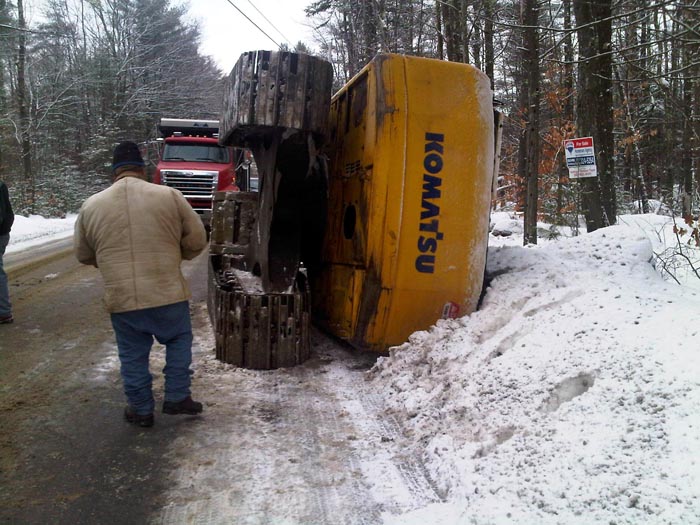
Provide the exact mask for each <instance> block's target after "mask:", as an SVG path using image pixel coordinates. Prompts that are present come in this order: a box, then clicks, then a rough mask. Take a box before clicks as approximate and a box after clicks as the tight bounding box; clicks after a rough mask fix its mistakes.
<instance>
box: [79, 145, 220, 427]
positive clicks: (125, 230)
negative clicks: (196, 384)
mask: <svg viewBox="0 0 700 525" xmlns="http://www.w3.org/2000/svg"><path fill="white" fill-rule="evenodd" d="M112 169H113V172H114V183H113V184H112V186H110V187H109V188H107V189H106V190H104V191H101V192H100V193H97V194H96V195H93V196H92V197H90V198H89V199H87V200H86V201H85V202H84V203H83V206H82V207H81V209H80V214H79V215H78V219H77V221H76V223H75V237H74V248H75V254H76V257H77V258H78V260H79V261H80V262H81V263H83V264H90V265H93V266H96V267H97V268H99V270H100V272H101V274H102V278H103V279H104V286H105V296H104V303H105V306H106V308H107V311H108V312H109V313H110V317H111V320H112V326H113V328H114V332H115V335H116V339H117V346H118V348H119V360H120V362H121V375H122V379H123V382H124V392H125V394H126V397H127V400H128V403H129V404H128V406H127V407H126V409H125V411H124V417H125V419H126V420H127V421H128V422H130V423H134V424H136V425H138V426H141V427H150V426H153V410H154V406H155V403H154V400H153V392H152V388H151V384H152V376H151V374H150V372H149V355H150V351H151V346H152V344H153V339H154V338H155V339H156V340H157V341H158V342H160V343H161V344H163V345H165V348H166V350H165V358H166V365H165V368H164V369H163V372H164V374H165V396H164V397H165V399H164V401H163V412H164V413H166V414H198V413H200V412H201V411H202V404H201V403H198V402H196V401H193V400H192V397H191V392H190V376H191V370H190V365H191V363H192V325H191V319H190V310H189V298H190V290H189V287H188V285H187V281H186V280H185V278H184V277H183V275H182V272H181V270H180V263H181V261H182V260H183V259H188V260H189V259H193V258H194V257H196V256H197V255H198V254H199V253H201V251H202V250H203V249H204V248H205V247H206V245H207V239H206V233H205V230H204V226H203V225H202V221H201V220H200V218H199V216H198V215H197V214H196V213H195V212H194V210H192V208H191V207H190V205H189V204H188V203H187V201H186V200H185V198H184V197H183V196H182V194H181V193H180V192H179V191H177V190H175V189H173V188H168V187H167V186H159V185H156V184H151V183H150V182H148V181H147V178H146V174H145V169H144V162H143V159H142V157H141V154H140V152H139V149H138V146H137V145H136V144H134V143H133V142H123V143H121V144H119V145H118V146H117V147H116V148H115V150H114V158H113V163H112Z"/></svg>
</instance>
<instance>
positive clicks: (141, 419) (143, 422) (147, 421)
mask: <svg viewBox="0 0 700 525" xmlns="http://www.w3.org/2000/svg"><path fill="white" fill-rule="evenodd" d="M124 419H126V420H127V421H128V422H129V423H133V424H134V425H138V426H140V427H152V426H153V414H152V413H151V414H137V413H136V411H135V410H134V409H133V408H131V407H130V406H127V407H126V408H125V409H124Z"/></svg>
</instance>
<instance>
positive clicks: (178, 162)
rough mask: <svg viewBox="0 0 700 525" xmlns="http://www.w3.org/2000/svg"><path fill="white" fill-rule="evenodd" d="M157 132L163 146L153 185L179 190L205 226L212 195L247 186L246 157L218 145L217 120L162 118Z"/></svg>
mask: <svg viewBox="0 0 700 525" xmlns="http://www.w3.org/2000/svg"><path fill="white" fill-rule="evenodd" d="M158 131H159V133H160V135H161V137H162V138H161V140H162V142H163V146H162V147H161V148H160V155H159V160H158V165H157V166H156V170H155V173H154V175H153V182H154V183H156V184H163V185H164V186H170V187H171V188H175V189H178V190H180V191H181V192H182V194H183V195H184V196H185V198H186V199H187V201H188V202H189V203H190V205H191V206H192V208H193V209H194V210H195V211H196V212H197V213H198V214H199V215H200V216H201V217H202V221H203V222H204V224H205V225H207V226H208V225H209V224H210V221H211V211H212V199H213V197H214V193H216V192H217V191H238V190H239V184H238V183H239V182H240V183H245V185H246V186H247V183H248V180H249V177H248V173H249V166H250V160H249V155H247V154H246V151H245V150H243V149H239V148H233V147H230V146H220V145H219V140H218V137H219V121H218V120H187V119H176V118H162V119H161V120H160V124H159V125H158ZM241 189H242V188H241Z"/></svg>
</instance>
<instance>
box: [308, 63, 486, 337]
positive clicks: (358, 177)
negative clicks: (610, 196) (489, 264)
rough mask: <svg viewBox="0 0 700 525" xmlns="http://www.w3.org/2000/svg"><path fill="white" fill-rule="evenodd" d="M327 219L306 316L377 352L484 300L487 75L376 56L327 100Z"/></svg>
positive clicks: (467, 68) (456, 66)
mask: <svg viewBox="0 0 700 525" xmlns="http://www.w3.org/2000/svg"><path fill="white" fill-rule="evenodd" d="M329 126H330V133H329V135H330V137H329V145H328V147H329V151H328V156H329V182H328V184H329V187H328V196H329V197H328V198H329V201H328V214H327V224H326V231H325V238H324V242H323V247H322V254H321V264H320V267H319V270H318V271H317V272H314V273H315V275H312V283H311V287H312V294H311V296H312V302H313V307H312V315H313V316H314V318H315V320H316V322H317V323H319V324H320V325H321V326H323V327H324V328H325V329H326V330H328V331H329V332H331V333H332V334H334V335H336V336H337V337H339V338H341V339H345V340H347V341H348V342H349V343H351V344H352V345H353V346H356V347H358V348H362V349H369V350H376V351H385V350H387V349H388V347H390V346H394V345H399V344H401V343H403V342H405V341H406V340H407V338H408V336H409V335H410V334H411V333H412V332H414V331H417V330H424V329H427V328H429V327H430V326H431V325H433V324H435V323H436V322H437V320H438V319H441V318H454V317H460V316H463V315H467V314H469V313H471V312H473V311H474V310H475V308H476V306H477V302H478V300H479V296H480V293H481V289H482V285H483V278H484V270H485V265H486V251H487V243H488V226H489V210H490V205H491V198H492V184H493V177H494V160H495V140H494V137H495V134H494V110H493V100H492V91H491V88H490V82H489V79H488V77H487V76H486V75H485V74H483V73H482V72H481V71H479V70H478V69H476V68H474V67H472V66H470V65H467V64H458V63H453V62H445V61H440V60H433V59H426V58H418V57H408V56H403V55H392V54H380V55H377V56H376V57H375V58H374V59H373V60H372V61H371V62H370V63H369V64H368V65H367V66H366V67H365V68H363V69H362V70H361V71H360V72H359V73H358V74H357V75H356V76H355V77H354V78H353V79H352V80H351V81H350V82H349V83H348V84H346V86H345V87H343V88H342V89H341V90H340V91H339V92H338V93H337V94H336V95H335V96H334V97H333V99H332V101H331V110H330V123H329Z"/></svg>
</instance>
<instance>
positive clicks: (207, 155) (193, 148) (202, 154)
mask: <svg viewBox="0 0 700 525" xmlns="http://www.w3.org/2000/svg"><path fill="white" fill-rule="evenodd" d="M163 160H166V161H167V160H179V161H183V160H184V161H189V162H195V161H199V162H218V163H220V164H228V163H229V156H228V148H225V147H221V146H207V145H204V144H178V143H170V144H169V143H166V144H165V150H164V151H163Z"/></svg>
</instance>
